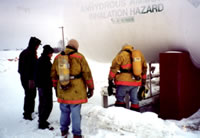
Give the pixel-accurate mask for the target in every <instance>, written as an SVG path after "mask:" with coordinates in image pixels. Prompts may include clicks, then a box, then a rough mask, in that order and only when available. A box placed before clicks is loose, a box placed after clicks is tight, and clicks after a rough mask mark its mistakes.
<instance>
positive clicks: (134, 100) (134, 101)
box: [129, 86, 140, 111]
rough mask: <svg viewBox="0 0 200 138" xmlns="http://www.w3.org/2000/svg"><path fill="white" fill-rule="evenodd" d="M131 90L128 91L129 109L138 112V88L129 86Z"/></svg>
mask: <svg viewBox="0 0 200 138" xmlns="http://www.w3.org/2000/svg"><path fill="white" fill-rule="evenodd" d="M130 87H131V89H130V92H129V94H130V101H131V107H130V109H131V110H134V111H139V109H140V108H139V100H138V97H137V91H138V87H137V86H130Z"/></svg>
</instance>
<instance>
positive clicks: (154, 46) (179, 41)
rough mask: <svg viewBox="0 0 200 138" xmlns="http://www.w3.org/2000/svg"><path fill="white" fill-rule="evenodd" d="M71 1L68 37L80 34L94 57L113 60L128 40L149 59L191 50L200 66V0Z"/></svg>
mask: <svg viewBox="0 0 200 138" xmlns="http://www.w3.org/2000/svg"><path fill="white" fill-rule="evenodd" d="M72 1H74V0H68V3H69V4H71V5H68V6H66V8H65V11H64V17H65V18H64V27H65V34H66V35H65V36H66V37H67V38H68V39H70V38H75V39H77V40H78V41H79V43H80V50H81V51H82V52H83V53H86V54H87V56H88V57H89V58H93V59H95V60H98V61H104V62H111V60H112V59H113V58H114V56H115V55H116V54H117V53H118V52H119V50H120V49H121V47H122V46H123V45H124V44H126V43H127V44H130V45H133V46H134V47H135V49H140V50H141V51H142V52H143V54H144V56H145V58H146V60H147V61H149V62H159V53H160V52H164V51H167V50H186V51H188V52H190V54H191V57H192V60H193V62H194V63H195V65H196V66H198V67H200V54H199V53H200V37H199V34H200V28H199V27H200V26H199V25H200V1H199V0H173V1H171V0H79V1H74V2H72Z"/></svg>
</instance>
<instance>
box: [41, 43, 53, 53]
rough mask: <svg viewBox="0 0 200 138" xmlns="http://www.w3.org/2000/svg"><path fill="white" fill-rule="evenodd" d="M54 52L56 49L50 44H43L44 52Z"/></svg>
mask: <svg viewBox="0 0 200 138" xmlns="http://www.w3.org/2000/svg"><path fill="white" fill-rule="evenodd" d="M53 52H54V50H53V48H52V47H51V46H50V45H45V46H43V53H46V54H51V53H53Z"/></svg>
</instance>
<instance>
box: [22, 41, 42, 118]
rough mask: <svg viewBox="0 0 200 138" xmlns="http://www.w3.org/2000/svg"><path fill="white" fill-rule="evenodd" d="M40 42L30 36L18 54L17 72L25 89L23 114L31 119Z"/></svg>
mask: <svg viewBox="0 0 200 138" xmlns="http://www.w3.org/2000/svg"><path fill="white" fill-rule="evenodd" d="M40 44H41V40H39V39H38V38H36V37H31V38H30V40H29V44H28V47H27V48H26V49H25V50H23V51H22V52H21V53H20V55H19V65H18V72H19V74H20V79H21V83H22V86H23V88H24V91H25V97H24V113H23V115H24V119H26V120H32V113H33V112H34V107H35V97H36V86H35V81H34V78H35V77H34V75H35V66H36V62H37V53H36V51H37V49H38V47H39V45H40Z"/></svg>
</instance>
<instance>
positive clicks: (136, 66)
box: [132, 50, 142, 78]
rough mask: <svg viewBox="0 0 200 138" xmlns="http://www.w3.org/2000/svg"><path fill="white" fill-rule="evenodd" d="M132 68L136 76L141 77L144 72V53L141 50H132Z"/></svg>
mask: <svg viewBox="0 0 200 138" xmlns="http://www.w3.org/2000/svg"><path fill="white" fill-rule="evenodd" d="M132 68H133V74H134V76H135V77H140V78H141V74H142V53H141V52H140V51H139V50H133V52H132Z"/></svg>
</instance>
